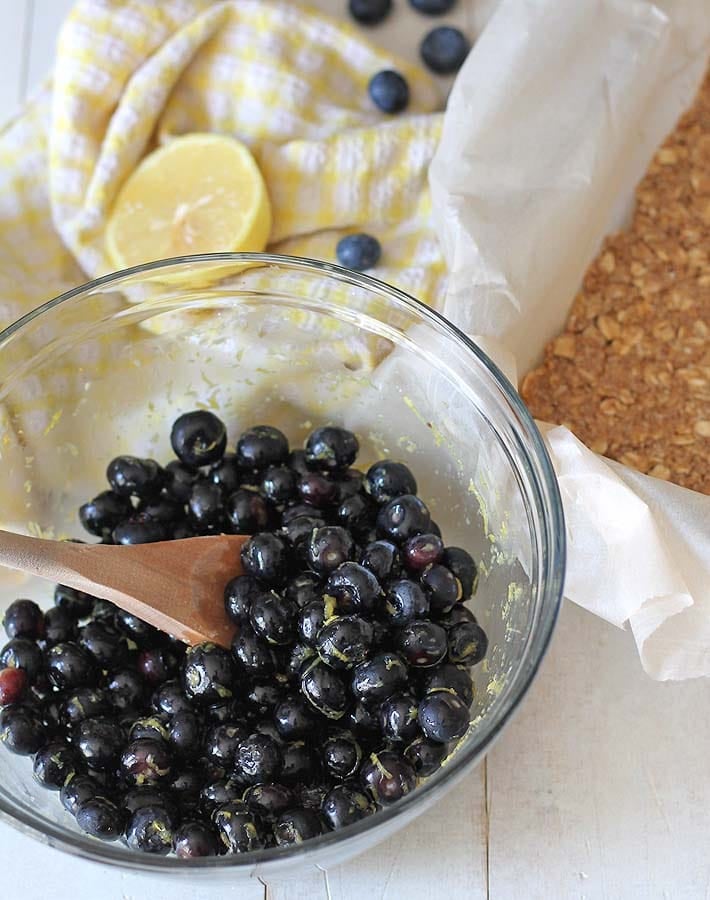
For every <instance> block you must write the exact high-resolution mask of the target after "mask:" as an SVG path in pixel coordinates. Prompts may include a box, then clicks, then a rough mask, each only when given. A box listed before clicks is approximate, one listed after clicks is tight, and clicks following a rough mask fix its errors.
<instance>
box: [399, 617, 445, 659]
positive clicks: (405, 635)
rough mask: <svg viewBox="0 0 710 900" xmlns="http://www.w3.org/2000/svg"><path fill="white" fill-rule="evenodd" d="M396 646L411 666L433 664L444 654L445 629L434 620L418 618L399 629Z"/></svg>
mask: <svg viewBox="0 0 710 900" xmlns="http://www.w3.org/2000/svg"><path fill="white" fill-rule="evenodd" d="M397 647H398V649H399V651H400V653H401V654H402V656H403V657H404V658H405V659H406V660H407V662H408V663H409V664H410V665H411V666H421V667H422V668H425V667H428V666H435V665H436V664H437V663H439V662H441V660H442V659H443V658H444V657H445V656H446V651H447V640H446V631H444V629H443V628H442V627H441V626H440V625H437V624H435V623H434V622H430V621H428V620H427V619H418V620H417V621H414V622H410V623H409V624H407V625H405V626H404V627H403V628H402V629H401V630H400V632H399V635H398V637H397Z"/></svg>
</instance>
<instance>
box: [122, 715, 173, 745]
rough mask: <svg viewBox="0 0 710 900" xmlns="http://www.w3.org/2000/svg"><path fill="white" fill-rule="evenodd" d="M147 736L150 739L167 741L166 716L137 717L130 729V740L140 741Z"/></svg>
mask: <svg viewBox="0 0 710 900" xmlns="http://www.w3.org/2000/svg"><path fill="white" fill-rule="evenodd" d="M145 738H147V739H148V740H150V741H167V740H168V739H169V735H168V719H167V717H166V716H161V715H156V716H145V717H143V718H141V719H136V721H135V722H133V723H132V724H131V727H130V729H129V731H128V740H129V741H139V740H143V739H145Z"/></svg>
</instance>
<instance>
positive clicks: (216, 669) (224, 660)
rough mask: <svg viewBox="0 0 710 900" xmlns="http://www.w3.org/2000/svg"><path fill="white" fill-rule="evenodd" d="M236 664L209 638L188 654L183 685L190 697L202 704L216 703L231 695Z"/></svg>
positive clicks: (190, 649)
mask: <svg viewBox="0 0 710 900" xmlns="http://www.w3.org/2000/svg"><path fill="white" fill-rule="evenodd" d="M233 683H234V666H233V665H232V660H231V657H230V655H229V653H228V652H227V651H226V650H224V649H223V648H222V647H218V646H217V645H216V644H212V643H210V642H209V641H206V642H204V643H202V644H196V645H195V646H194V647H190V648H189V649H188V651H187V653H186V654H185V661H184V664H183V669H182V684H183V689H184V691H185V693H186V694H187V696H188V697H189V698H190V699H191V700H194V701H197V702H198V703H201V704H207V703H217V702H218V701H219V700H227V699H229V698H230V697H231V696H232V693H233Z"/></svg>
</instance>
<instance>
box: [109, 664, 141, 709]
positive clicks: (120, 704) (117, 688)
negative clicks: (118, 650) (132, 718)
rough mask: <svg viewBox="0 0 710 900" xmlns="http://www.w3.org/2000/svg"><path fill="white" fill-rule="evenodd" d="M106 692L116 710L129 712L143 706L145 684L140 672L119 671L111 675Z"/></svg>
mask: <svg viewBox="0 0 710 900" xmlns="http://www.w3.org/2000/svg"><path fill="white" fill-rule="evenodd" d="M105 691H106V696H107V698H108V701H109V703H110V704H111V705H112V706H113V708H114V709H116V710H119V711H121V712H127V711H129V710H133V709H136V708H138V707H140V706H141V705H142V704H143V699H144V695H145V684H144V682H143V679H142V678H141V677H140V675H139V674H138V672H134V671H133V670H131V669H119V670H118V671H116V672H112V673H111V675H109V677H108V679H107V681H106V685H105Z"/></svg>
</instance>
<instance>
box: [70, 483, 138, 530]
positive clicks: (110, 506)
mask: <svg viewBox="0 0 710 900" xmlns="http://www.w3.org/2000/svg"><path fill="white" fill-rule="evenodd" d="M132 512H133V506H132V505H131V500H130V497H121V496H119V495H118V494H115V493H114V492H113V491H103V492H102V493H100V494H97V496H96V497H94V499H93V500H89V502H88V503H84V504H83V505H82V506H80V507H79V520H80V522H81V524H82V525H83V526H84V528H85V529H86V530H87V531H88V532H89V533H90V534H95V535H97V536H98V537H101V538H102V537H107V536H108V535H110V534H111V533H112V531H113V529H114V528H115V527H116V526H117V525H118V524H119V523H120V522H122V521H123V520H124V519H126V518H127V517H128V516H130V515H131V513H132Z"/></svg>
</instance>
